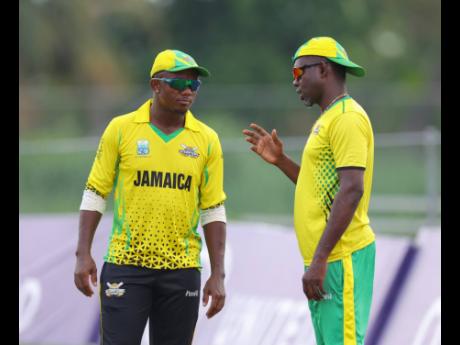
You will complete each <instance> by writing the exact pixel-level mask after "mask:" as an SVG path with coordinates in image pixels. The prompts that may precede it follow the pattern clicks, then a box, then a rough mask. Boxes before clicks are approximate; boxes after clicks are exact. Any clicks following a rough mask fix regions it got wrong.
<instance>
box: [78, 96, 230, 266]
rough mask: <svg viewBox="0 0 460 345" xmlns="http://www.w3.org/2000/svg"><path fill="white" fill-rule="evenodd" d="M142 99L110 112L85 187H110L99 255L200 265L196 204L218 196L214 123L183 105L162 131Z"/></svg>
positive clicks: (129, 261)
mask: <svg viewBox="0 0 460 345" xmlns="http://www.w3.org/2000/svg"><path fill="white" fill-rule="evenodd" d="M151 104H152V100H151V99H150V100H148V101H147V102H146V103H144V104H143V105H142V106H141V107H140V108H139V109H137V110H136V111H134V112H132V113H129V114H126V115H122V116H117V117H115V118H114V119H112V121H111V122H110V123H109V125H108V126H107V128H106V129H105V131H104V134H103V135H102V138H101V140H100V143H99V148H98V151H97V154H96V158H95V160H94V163H93V167H92V169H91V173H90V175H89V178H88V181H87V187H86V188H87V189H90V190H93V191H94V192H96V193H98V194H99V195H101V196H102V197H104V198H106V197H107V195H108V194H109V193H110V192H111V190H112V189H113V190H114V210H113V211H114V219H113V228H112V234H111V236H110V240H109V247H108V250H107V254H106V256H105V257H104V260H105V261H106V262H111V263H115V264H125V265H136V266H142V267H148V268H155V269H178V268H187V267H201V263H200V251H201V237H200V235H199V233H198V232H197V226H198V221H199V215H200V209H206V208H209V207H213V206H216V205H218V204H221V203H222V202H223V201H224V200H225V199H226V196H225V193H224V190H223V155H222V148H221V145H220V142H219V138H218V136H217V134H216V132H215V131H214V130H212V129H211V128H210V127H208V126H206V125H205V124H204V123H202V122H201V121H199V120H197V119H195V117H194V116H193V115H192V113H191V112H190V111H188V112H187V113H186V115H185V126H184V128H180V129H179V130H177V131H176V132H174V133H172V134H169V135H166V134H164V133H163V132H161V131H160V130H159V129H157V128H156V127H155V126H153V125H152V124H151V122H150V106H151Z"/></svg>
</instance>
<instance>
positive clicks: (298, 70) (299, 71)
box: [292, 62, 321, 80]
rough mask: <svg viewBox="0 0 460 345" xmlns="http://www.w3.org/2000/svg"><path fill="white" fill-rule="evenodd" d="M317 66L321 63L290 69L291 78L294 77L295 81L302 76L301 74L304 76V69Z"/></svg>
mask: <svg viewBox="0 0 460 345" xmlns="http://www.w3.org/2000/svg"><path fill="white" fill-rule="evenodd" d="M318 65H321V62H317V63H312V64H310V65H303V66H300V67H293V68H292V76H293V77H294V79H295V80H297V79H299V78H300V77H301V76H302V74H304V70H305V69H307V68H310V67H313V66H318Z"/></svg>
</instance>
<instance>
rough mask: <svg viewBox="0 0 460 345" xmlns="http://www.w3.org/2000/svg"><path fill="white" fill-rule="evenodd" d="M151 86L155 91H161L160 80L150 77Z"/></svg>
mask: <svg viewBox="0 0 460 345" xmlns="http://www.w3.org/2000/svg"><path fill="white" fill-rule="evenodd" d="M150 88H151V89H152V91H153V92H155V93H159V92H160V83H159V82H158V80H154V79H150Z"/></svg>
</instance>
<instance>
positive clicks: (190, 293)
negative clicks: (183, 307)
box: [185, 290, 198, 297]
mask: <svg viewBox="0 0 460 345" xmlns="http://www.w3.org/2000/svg"><path fill="white" fill-rule="evenodd" d="M185 297H198V290H195V291H188V290H187V291H186V292H185Z"/></svg>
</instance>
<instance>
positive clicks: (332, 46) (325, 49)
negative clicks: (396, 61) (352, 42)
mask: <svg viewBox="0 0 460 345" xmlns="http://www.w3.org/2000/svg"><path fill="white" fill-rule="evenodd" d="M306 55H315V56H323V57H325V58H327V59H328V60H330V61H332V62H335V63H337V64H339V65H342V66H345V67H346V71H347V72H348V73H350V74H353V75H355V76H357V77H362V76H364V74H366V71H365V69H364V68H362V67H361V66H359V65H357V64H355V63H354V62H352V61H351V60H350V59H349V58H348V54H347V52H346V51H345V49H344V48H343V47H342V46H341V45H340V44H339V42H337V41H336V40H334V39H333V38H331V37H314V38H311V39H310V40H308V41H307V42H305V43H304V44H302V45H301V46H300V47H299V49H297V51H296V52H295V54H294V56H293V57H292V61H293V62H294V61H295V60H297V59H298V58H299V57H301V56H306Z"/></svg>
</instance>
